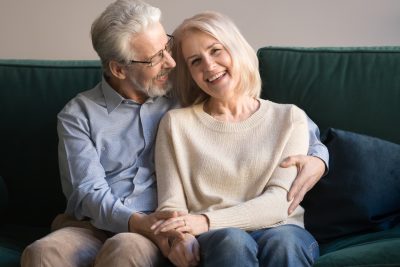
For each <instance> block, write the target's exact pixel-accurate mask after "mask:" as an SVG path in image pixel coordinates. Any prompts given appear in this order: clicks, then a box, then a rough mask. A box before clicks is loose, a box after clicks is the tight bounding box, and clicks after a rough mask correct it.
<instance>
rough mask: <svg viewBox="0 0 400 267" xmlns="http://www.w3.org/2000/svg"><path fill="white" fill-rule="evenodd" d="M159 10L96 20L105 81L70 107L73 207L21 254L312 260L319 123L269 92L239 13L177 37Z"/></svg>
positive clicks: (66, 183)
mask: <svg viewBox="0 0 400 267" xmlns="http://www.w3.org/2000/svg"><path fill="white" fill-rule="evenodd" d="M160 16H161V12H160V10H159V9H158V8H155V7H153V6H150V5H148V4H146V3H144V2H142V1H139V0H117V1H116V2H114V3H112V4H110V5H109V6H108V7H107V8H106V10H105V11H104V12H103V13H102V14H101V15H100V16H99V17H98V18H97V19H96V20H95V21H94V23H93V25H92V29H91V35H92V42H93V47H94V49H95V50H96V52H97V53H98V55H99V57H100V59H101V62H102V66H103V79H102V81H101V82H100V83H99V84H98V85H96V86H95V87H94V88H93V89H91V90H89V91H85V92H83V93H81V94H79V95H78V96H76V97H75V98H74V99H72V100H71V101H70V102H69V103H68V104H67V105H66V106H65V107H64V109H63V110H62V111H61V112H60V113H59V115H58V134H59V165H60V174H61V181H62V188H63V192H64V194H65V196H66V198H67V207H66V211H65V213H64V214H61V215H59V216H57V217H56V218H55V219H54V221H53V223H52V233H51V234H49V235H48V236H45V237H43V238H42V239H40V240H37V241H35V242H34V243H33V244H31V245H29V246H28V247H27V248H26V249H25V251H24V253H23V256H22V262H21V263H22V266H165V265H171V264H173V265H175V266H197V265H200V266H296V267H298V266H311V265H312V264H313V262H314V261H315V259H316V258H317V257H318V254H319V250H318V244H317V242H316V240H315V239H314V238H313V237H312V236H311V235H310V233H308V232H307V231H306V230H305V229H304V224H303V214H304V210H303V208H302V207H301V206H299V203H300V201H301V200H302V198H303V196H304V194H305V193H306V192H307V191H308V190H309V189H310V188H311V187H312V186H313V185H314V184H315V183H316V182H317V181H318V180H319V179H320V177H321V176H322V175H323V173H324V172H325V168H326V167H325V166H326V163H327V161H328V153H327V149H326V147H325V146H323V145H322V144H321V142H320V141H319V137H318V136H319V132H318V128H317V126H316V125H315V124H314V123H313V122H312V121H311V120H310V119H309V118H308V117H307V116H306V114H305V113H304V112H303V111H302V110H301V109H299V108H297V107H296V106H294V105H283V104H276V103H273V102H270V101H267V100H262V99H260V98H259V96H260V90H261V82H260V76H259V72H258V61H257V57H256V55H255V53H254V51H253V49H252V48H251V47H250V46H249V44H248V43H247V42H246V40H245V39H244V38H243V36H242V35H241V33H240V32H239V30H238V29H237V27H236V26H235V25H234V24H233V22H232V21H231V20H230V19H228V18H227V17H225V16H224V15H222V14H219V13H215V12H204V13H200V14H198V15H195V16H194V17H191V18H189V19H187V20H185V21H184V22H183V23H182V24H181V25H180V26H178V28H177V29H176V30H175V31H174V33H173V35H168V34H167V33H166V32H165V30H164V28H163V26H162V25H161V23H160ZM170 89H171V90H170ZM169 90H170V93H168V94H167V92H168V91H169ZM296 176H297V177H296ZM157 199H158V201H157Z"/></svg>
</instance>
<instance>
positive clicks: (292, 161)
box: [279, 155, 305, 168]
mask: <svg viewBox="0 0 400 267" xmlns="http://www.w3.org/2000/svg"><path fill="white" fill-rule="evenodd" d="M304 157H305V156H304V155H296V156H289V157H287V158H285V159H284V160H283V161H282V162H281V163H280V164H279V166H280V167H282V168H288V167H291V166H298V165H299V164H301V163H303V161H304Z"/></svg>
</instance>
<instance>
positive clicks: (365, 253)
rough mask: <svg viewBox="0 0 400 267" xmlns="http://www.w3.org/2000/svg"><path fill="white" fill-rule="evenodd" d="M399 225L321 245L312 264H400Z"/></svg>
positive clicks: (328, 265) (325, 266) (326, 265)
mask: <svg viewBox="0 0 400 267" xmlns="http://www.w3.org/2000/svg"><path fill="white" fill-rule="evenodd" d="M399 247H400V226H397V227H395V228H393V229H390V230H385V231H381V232H376V233H369V234H364V235H356V236H351V237H347V238H340V239H338V240H335V241H333V242H331V243H329V244H326V245H322V246H321V257H320V258H319V259H318V260H317V262H316V263H315V264H314V265H313V266H323V267H330V266H372V265H373V266H400V253H399Z"/></svg>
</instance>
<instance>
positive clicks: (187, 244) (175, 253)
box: [168, 234, 200, 267]
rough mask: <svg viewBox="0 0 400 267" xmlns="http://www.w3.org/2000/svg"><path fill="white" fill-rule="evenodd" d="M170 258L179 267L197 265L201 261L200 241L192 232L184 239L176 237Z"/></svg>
mask: <svg viewBox="0 0 400 267" xmlns="http://www.w3.org/2000/svg"><path fill="white" fill-rule="evenodd" d="M168 259H169V260H170V261H171V262H172V263H173V264H174V265H175V266H178V267H189V266H197V265H198V264H199V262H200V246H199V242H198V241H197V239H196V238H195V237H194V236H193V235H190V234H185V235H184V238H183V240H179V239H175V240H174V242H173V244H172V246H171V248H170V252H169V255H168Z"/></svg>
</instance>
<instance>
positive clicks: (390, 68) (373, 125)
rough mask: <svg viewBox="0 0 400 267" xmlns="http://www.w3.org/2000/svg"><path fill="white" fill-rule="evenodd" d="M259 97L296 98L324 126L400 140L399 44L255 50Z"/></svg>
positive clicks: (285, 99)
mask: <svg viewBox="0 0 400 267" xmlns="http://www.w3.org/2000/svg"><path fill="white" fill-rule="evenodd" d="M258 58H259V61H260V74H261V78H262V82H263V90H262V98H266V99H270V100H272V101H275V102H279V103H294V104H296V105H298V106H299V107H301V108H302V109H303V110H305V111H306V112H307V114H308V115H309V116H310V117H311V119H313V120H314V122H316V123H317V124H318V126H319V127H320V129H321V130H324V129H327V128H328V127H334V128H339V129H343V130H348V131H353V132H357V133H362V134H367V135H371V136H375V137H379V138H382V139H386V140H388V141H392V142H395V143H398V144H399V143H400V127H399V126H398V124H399V122H400V47H366V48H357V47H353V48H285V47H265V48H261V49H259V51H258Z"/></svg>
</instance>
